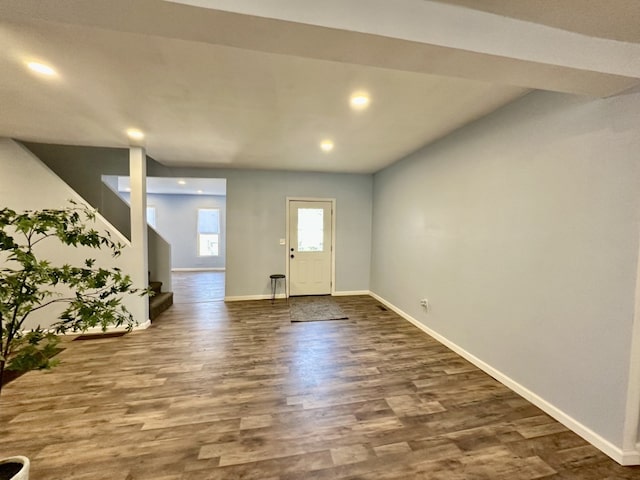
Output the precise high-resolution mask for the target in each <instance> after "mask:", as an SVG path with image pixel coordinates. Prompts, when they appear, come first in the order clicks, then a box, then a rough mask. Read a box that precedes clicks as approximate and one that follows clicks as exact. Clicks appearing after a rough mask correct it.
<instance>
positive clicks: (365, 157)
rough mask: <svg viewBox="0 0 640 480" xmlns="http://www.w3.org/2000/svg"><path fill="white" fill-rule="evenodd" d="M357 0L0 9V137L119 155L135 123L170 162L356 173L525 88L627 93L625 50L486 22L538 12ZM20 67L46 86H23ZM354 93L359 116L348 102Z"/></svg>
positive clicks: (16, 0)
mask: <svg viewBox="0 0 640 480" xmlns="http://www.w3.org/2000/svg"><path fill="white" fill-rule="evenodd" d="M362 1H363V0H340V1H339V2H337V1H336V0H334V1H329V0H327V1H326V2H320V3H322V5H323V9H322V10H321V11H316V10H314V9H312V8H311V7H312V6H314V7H316V8H317V6H318V2H315V3H314V2H310V0H304V1H301V0H295V1H294V0H260V1H259V2H256V1H253V2H252V1H250V0H245V1H243V2H235V1H234V2H229V1H227V0H193V1H190V2H186V3H191V4H194V3H195V4H197V5H199V6H193V5H185V4H183V3H184V2H181V3H175V2H164V1H159V0H136V2H130V1H129V0H93V1H92V2H86V1H84V0H65V1H64V2H46V3H45V4H43V3H42V2H39V1H38V0H0V45H3V46H4V47H3V48H2V49H0V72H2V74H1V75H0V105H1V108H2V114H1V115H0V136H9V137H14V138H18V139H22V140H28V141H36V142H48V143H62V144H77V145H96V146H109V147H119V146H120V147H122V146H127V145H128V144H129V140H128V139H127V137H126V134H125V130H126V129H127V128H130V127H137V128H140V129H142V130H143V131H144V132H145V133H146V138H145V140H144V145H145V146H146V148H147V152H148V154H149V155H151V156H152V157H153V158H155V159H156V160H157V161H159V162H160V163H163V164H165V165H167V166H197V167H201V166H225V167H229V168H261V169H287V170H309V171H335V172H367V173H368V172H375V171H377V170H379V169H381V168H384V167H385V166H387V165H389V164H391V163H393V162H395V161H397V160H398V159H400V158H401V157H403V156H404V155H406V154H408V153H410V152H412V151H414V150H416V149H418V148H420V147H421V146H423V145H425V144H427V143H429V142H432V141H434V140H435V139H437V138H440V137H442V136H444V135H446V134H447V133H449V132H451V131H453V130H455V129H457V128H459V127H461V126H463V125H465V124H467V123H469V122H471V121H473V120H475V119H477V118H480V117H482V116H483V115H486V114H487V113H490V112H491V111H493V110H495V109H497V108H499V107H500V106H502V105H505V104H507V103H509V102H511V101H512V100H514V99H515V98H518V97H520V96H521V95H523V94H525V93H527V92H528V91H529V90H530V89H531V88H545V89H549V90H557V91H564V92H576V93H581V94H591V95H599V96H606V95H611V94H615V93H617V92H620V91H623V90H625V89H627V88H630V87H631V86H633V85H635V84H637V83H638V82H640V66H637V65H629V64H630V63H631V62H629V61H628V58H632V57H634V55H636V54H638V53H640V49H639V48H638V47H639V46H638V45H636V44H631V43H629V44H626V43H625V44H621V42H613V41H610V40H602V39H595V38H590V37H586V36H585V37H582V36H580V38H576V35H575V34H572V33H568V32H564V31H561V30H557V29H555V28H554V29H550V28H546V27H545V28H544V29H540V28H539V26H536V25H532V24H526V23H524V22H522V21H517V20H510V19H504V18H503V17H498V16H496V15H493V13H501V12H503V11H508V12H509V13H511V14H512V15H513V16H514V17H518V18H522V19H524V20H528V19H530V18H532V16H533V14H534V13H536V12H539V10H536V9H535V8H528V9H521V10H520V11H516V12H514V11H513V8H511V7H509V5H512V2H507V1H506V0H505V1H503V2H499V1H498V0H494V1H486V2H484V1H480V2H478V3H481V4H485V5H484V7H486V8H485V10H488V11H489V12H490V13H486V12H477V11H473V10H469V9H466V8H461V7H459V6H451V5H443V4H442V3H434V2H426V1H424V0H419V1H418V0H394V2H391V3H393V5H389V3H390V2H386V1H383V0H366V2H367V3H366V5H368V6H369V7H370V8H369V9H368V10H367V12H368V13H369V14H370V15H373V14H374V13H375V15H373V16H371V18H367V17H364V18H361V17H359V16H357V15H355V12H358V9H357V8H355V7H357V6H358V3H361V2H362ZM575 1H576V2H577V1H578V0H575ZM449 3H457V4H462V3H465V0H451V1H450V2H449ZM466 3H470V2H466ZM472 3H474V4H475V3H476V2H472ZM517 3H527V4H528V5H531V4H533V3H536V4H537V3H546V2H517ZM574 3H575V2H574ZM600 3H601V4H602V3H604V4H606V5H607V6H609V2H600ZM623 3H625V2H622V0H617V1H616V2H612V3H611V5H613V6H614V8H615V7H616V6H619V8H622V6H623V5H622V4H623ZM52 4H53V5H52ZM345 5H352V6H353V7H354V10H353V11H351V10H349V11H348V12H347V14H345ZM362 5H364V4H362ZM594 5H595V2H594ZM543 6H544V5H543ZM240 7H242V8H243V9H245V10H246V9H248V8H249V9H254V10H255V15H254V14H250V13H248V12H247V11H237V10H238V9H239V8H240ZM284 7H286V8H284ZM403 7H406V8H405V9H404V10H403ZM269 8H271V9H272V10H269ZM305 8H306V10H305ZM389 8H392V10H385V9H389ZM594 8H595V7H594ZM594 8H592V9H591V10H589V15H588V17H589V18H592V17H593V16H594V15H595V13H597V12H595V10H594ZM372 10H374V11H373V13H372ZM272 12H277V13H272ZM310 12H311V13H313V15H311V14H310ZM574 13H575V17H581V10H577V11H574ZM608 13H609V14H610V13H611V12H608ZM618 13H619V15H618V16H615V15H613V17H614V18H619V19H622V18H623V17H624V18H625V19H626V16H624V15H622V12H618ZM541 17H544V16H543V15H539V16H537V17H535V19H536V20H540V21H542V20H544V18H542V20H541V19H540V18H541ZM610 17H611V15H610ZM610 17H609V18H610ZM381 18H389V19H390V20H389V21H388V22H381V21H380V19H381ZM585 18H587V17H586V16H585ZM391 20H393V21H391ZM428 22H432V23H433V25H431V24H428ZM578 23H579V22H578ZM610 23H612V22H610ZM620 23H621V24H622V23H623V22H622V21H621V20H620ZM573 24H576V21H575V20H574V21H573ZM625 25H626V24H625ZM560 26H562V25H560ZM427 27H428V28H427ZM432 27H433V28H432ZM489 27H490V28H489ZM607 28H608V30H607V31H608V32H615V22H613V23H612V25H610V26H609V27H607ZM625 28H626V27H625ZM456 29H457V30H456ZM496 29H498V31H497V30H496ZM499 29H502V30H499ZM461 32H465V34H464V35H462V34H461ZM466 32H469V33H468V34H467V33H466ZM496 32H497V33H496ZM514 32H516V33H517V36H514V37H513V40H514V41H513V42H506V43H510V44H509V45H506V46H505V42H504V38H511V37H510V36H513V35H515V33H514ZM587 33H588V32H587ZM429 35H431V37H433V38H431V37H429ZM610 37H611V36H609V37H607V38H610ZM538 38H540V39H541V40H545V39H546V40H547V43H549V41H550V40H551V39H552V40H553V44H552V45H551V47H550V48H549V45H547V46H546V47H544V48H542V47H539V46H540V45H543V46H544V45H545V42H544V41H540V42H537V41H536V39H538ZM523 39H526V41H524V40H523ZM565 39H566V42H564V40H565ZM464 42H467V43H464ZM565 43H566V47H563V45H565ZM576 52H577V53H576ZM585 52H586V53H585ZM635 58H639V57H635ZM28 59H37V60H40V61H44V62H47V63H50V64H51V65H53V66H55V68H56V69H57V71H58V72H59V75H58V76H57V77H56V78H50V79H43V78H40V77H36V76H34V75H32V74H31V73H30V72H28V71H27V70H26V69H25V66H24V62H25V60H28ZM354 91H366V92H367V93H368V94H369V95H370V97H371V105H370V107H369V108H368V109H367V110H365V111H360V112H356V111H353V110H351V109H350V108H349V103H348V99H349V96H350V94H351V93H352V92H354ZM326 138H330V139H332V140H333V141H334V143H335V148H334V150H333V151H332V152H330V153H324V152H322V151H321V150H320V149H319V148H318V145H319V143H320V141H321V140H323V139H326Z"/></svg>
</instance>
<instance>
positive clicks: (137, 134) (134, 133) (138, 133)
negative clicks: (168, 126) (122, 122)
mask: <svg viewBox="0 0 640 480" xmlns="http://www.w3.org/2000/svg"><path fill="white" fill-rule="evenodd" d="M127 135H128V136H129V138H131V139H133V140H142V139H143V138H144V133H143V132H142V130H138V129H137V128H130V129H129V130H127Z"/></svg>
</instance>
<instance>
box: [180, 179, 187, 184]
mask: <svg viewBox="0 0 640 480" xmlns="http://www.w3.org/2000/svg"><path fill="white" fill-rule="evenodd" d="M186 184H187V182H185V181H184V180H178V185H186Z"/></svg>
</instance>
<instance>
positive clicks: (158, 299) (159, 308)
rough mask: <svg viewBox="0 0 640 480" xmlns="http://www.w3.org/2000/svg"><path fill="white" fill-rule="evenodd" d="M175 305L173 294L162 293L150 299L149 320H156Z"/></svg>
mask: <svg viewBox="0 0 640 480" xmlns="http://www.w3.org/2000/svg"><path fill="white" fill-rule="evenodd" d="M171 305H173V292H162V293H158V294H156V295H154V296H153V297H149V318H150V319H151V320H153V319H155V318H156V317H157V316H158V315H160V314H161V313H162V312H164V311H165V310H166V309H167V308H169V307H170V306H171Z"/></svg>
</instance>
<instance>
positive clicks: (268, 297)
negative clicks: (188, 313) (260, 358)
mask: <svg viewBox="0 0 640 480" xmlns="http://www.w3.org/2000/svg"><path fill="white" fill-rule="evenodd" d="M331 295H332V296H334V297H343V296H344V297H346V296H351V295H369V290H352V291H341V292H334V293H332V294H331ZM279 298H280V299H282V298H287V297H286V296H285V294H284V293H278V294H276V299H279ZM246 300H271V294H265V295H238V296H233V295H232V296H228V297H224V301H225V302H243V301H246Z"/></svg>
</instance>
